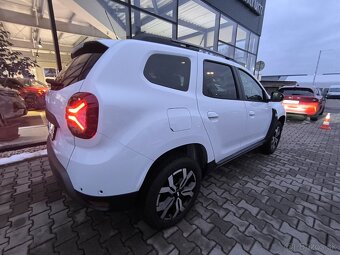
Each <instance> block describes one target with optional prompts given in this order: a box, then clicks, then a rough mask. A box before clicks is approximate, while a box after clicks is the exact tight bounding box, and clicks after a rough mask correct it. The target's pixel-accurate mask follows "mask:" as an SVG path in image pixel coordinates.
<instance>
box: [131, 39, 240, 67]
mask: <svg viewBox="0 0 340 255" xmlns="http://www.w3.org/2000/svg"><path fill="white" fill-rule="evenodd" d="M132 39H135V40H141V41H147V42H154V43H160V44H165V45H170V46H174V47H180V48H186V49H189V50H193V51H197V52H203V53H208V54H211V55H214V56H218V57H222V58H225V59H227V60H231V61H234V62H236V61H235V60H234V59H232V58H229V57H227V56H225V55H223V54H222V53H220V52H217V51H214V50H210V49H207V48H203V47H199V46H197V45H194V44H191V43H187V42H183V41H179V40H174V39H170V38H168V37H163V36H158V35H153V34H148V33H139V34H137V35H135V36H134V37H133V38H132Z"/></svg>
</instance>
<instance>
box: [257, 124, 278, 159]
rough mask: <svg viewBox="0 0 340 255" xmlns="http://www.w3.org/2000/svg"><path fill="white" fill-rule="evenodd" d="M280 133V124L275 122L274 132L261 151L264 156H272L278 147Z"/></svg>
mask: <svg viewBox="0 0 340 255" xmlns="http://www.w3.org/2000/svg"><path fill="white" fill-rule="evenodd" d="M281 133H282V123H281V121H277V122H276V124H275V128H274V132H273V133H272V135H271V137H270V139H268V141H267V142H266V143H265V144H264V145H263V146H262V150H263V152H264V153H265V154H272V153H274V152H275V151H276V148H277V146H278V145H279V142H280V139H281Z"/></svg>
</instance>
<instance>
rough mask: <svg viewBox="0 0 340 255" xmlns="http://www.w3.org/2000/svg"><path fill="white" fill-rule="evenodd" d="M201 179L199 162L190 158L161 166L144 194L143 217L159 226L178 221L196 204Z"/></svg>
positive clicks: (165, 226)
mask: <svg viewBox="0 0 340 255" xmlns="http://www.w3.org/2000/svg"><path fill="white" fill-rule="evenodd" d="M185 174H186V177H184V175H185ZM184 178H185V179H186V181H185V182H183V180H184ZM201 178H202V172H201V168H200V166H199V164H198V163H197V162H196V161H194V160H192V159H190V158H187V157H183V158H179V159H175V160H173V161H170V162H166V163H165V164H163V165H161V166H160V167H159V174H158V175H157V176H156V178H155V179H154V180H153V181H152V183H151V184H150V187H149V189H148V191H147V192H146V195H145V203H144V210H143V211H144V220H145V221H146V222H147V223H148V224H149V225H150V226H152V227H154V228H156V229H163V228H168V227H171V226H173V225H175V224H176V223H178V222H179V221H180V220H181V219H182V218H183V217H184V216H185V214H186V213H187V212H188V211H189V210H190V208H191V207H192V206H193V204H194V201H195V200H196V198H197V195H198V193H199V190H200V186H201ZM189 181H190V182H189ZM161 190H162V192H161ZM167 190H168V191H167ZM184 191H185V195H183V192H184ZM166 201H168V202H166ZM162 205H164V206H163V207H164V209H163V210H162ZM181 208H182V209H181Z"/></svg>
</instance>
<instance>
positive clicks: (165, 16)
mask: <svg viewBox="0 0 340 255" xmlns="http://www.w3.org/2000/svg"><path fill="white" fill-rule="evenodd" d="M98 2H99V3H100V5H101V6H102V7H103V8H104V9H105V10H106V14H107V18H109V19H110V26H111V28H112V30H113V32H114V33H115V34H116V35H117V36H118V37H119V38H120V39H128V38H133V37H134V36H136V35H138V34H140V33H148V34H153V35H158V36H163V37H168V38H171V39H175V40H179V41H183V42H187V43H191V44H194V45H197V46H199V47H202V48H207V49H210V50H214V51H217V52H219V53H222V54H223V55H225V56H226V57H229V58H232V59H234V60H235V61H237V62H238V63H240V64H242V65H244V66H245V67H247V68H248V69H249V70H250V71H251V72H254V69H255V63H256V57H257V50H258V44H259V36H258V34H255V33H253V32H251V31H250V30H248V29H246V28H245V27H244V26H241V25H240V24H238V23H237V22H236V21H235V20H233V19H232V18H231V17H229V16H227V15H226V14H225V13H222V11H220V10H218V8H215V7H214V6H213V5H212V4H210V3H208V1H203V0H98ZM223 2H225V5H228V1H227V0H224V1H223ZM244 8H245V9H246V11H249V10H248V9H247V7H244Z"/></svg>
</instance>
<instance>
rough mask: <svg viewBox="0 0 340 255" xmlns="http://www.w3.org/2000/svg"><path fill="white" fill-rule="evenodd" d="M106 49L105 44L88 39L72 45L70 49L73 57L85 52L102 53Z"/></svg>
mask: <svg viewBox="0 0 340 255" xmlns="http://www.w3.org/2000/svg"><path fill="white" fill-rule="evenodd" d="M107 49H108V47H107V46H105V45H104V44H102V43H100V42H98V41H88V42H84V43H81V44H78V45H77V46H76V47H74V48H73V50H72V51H71V58H72V59H73V58H75V57H78V56H80V55H83V54H86V53H104V52H105V51H106V50H107Z"/></svg>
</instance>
